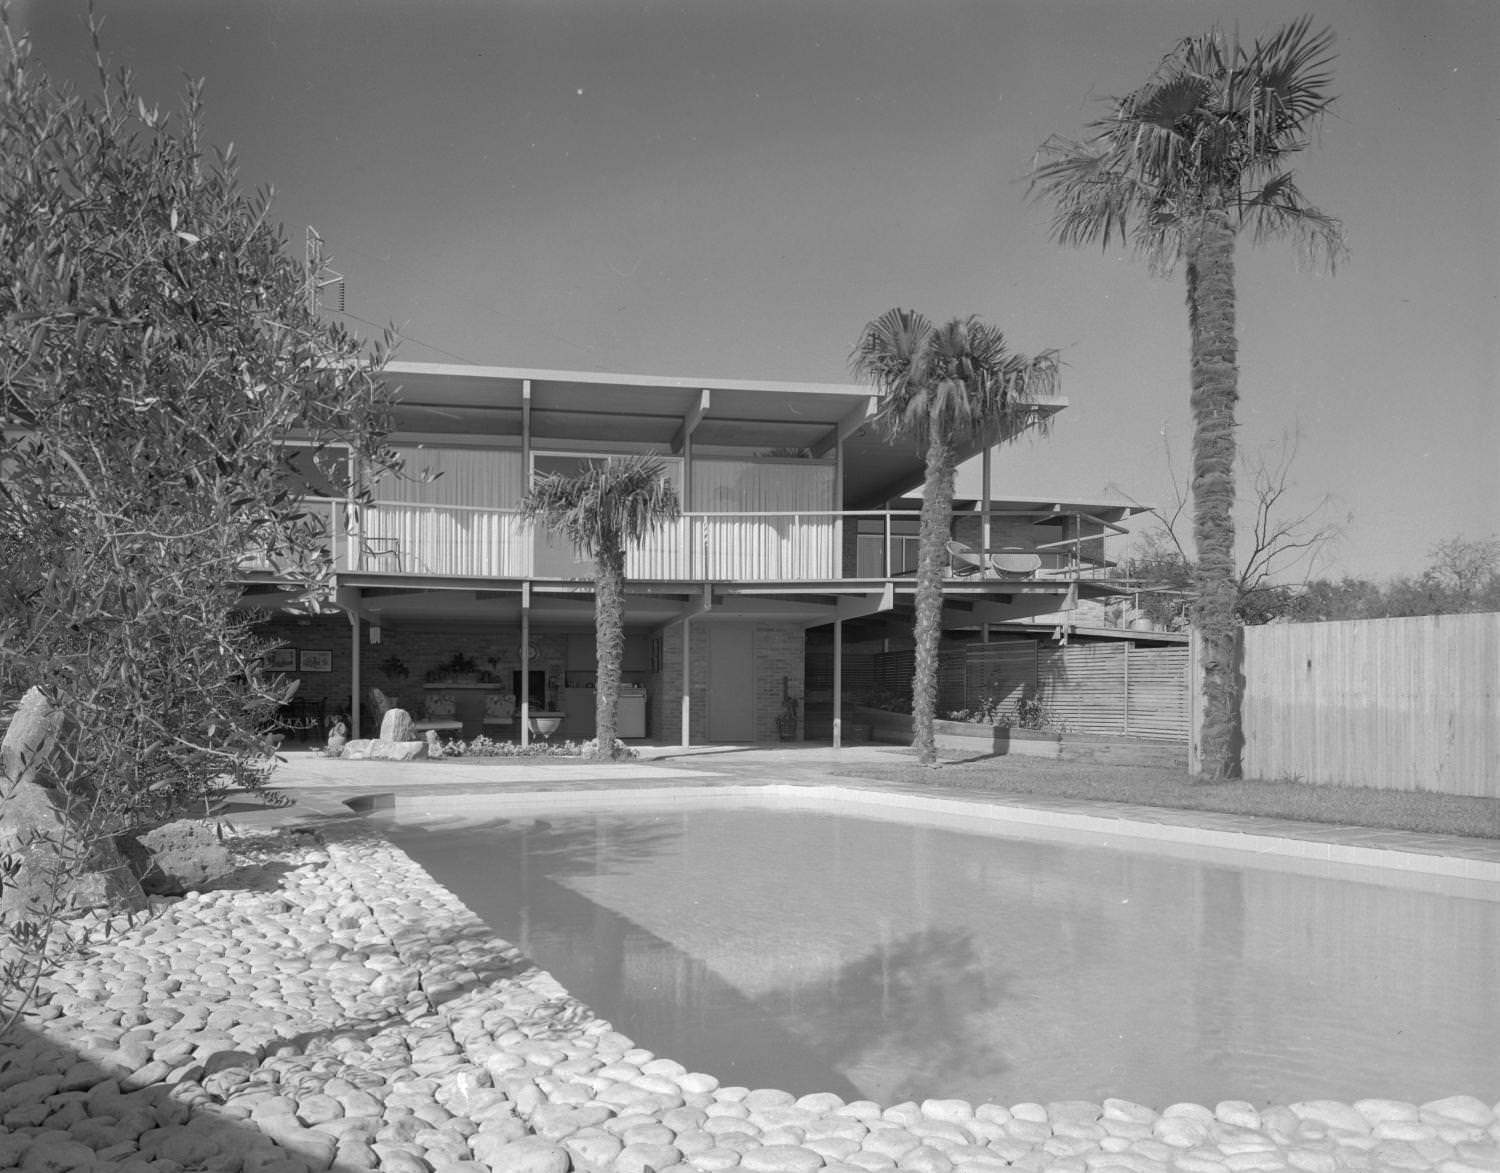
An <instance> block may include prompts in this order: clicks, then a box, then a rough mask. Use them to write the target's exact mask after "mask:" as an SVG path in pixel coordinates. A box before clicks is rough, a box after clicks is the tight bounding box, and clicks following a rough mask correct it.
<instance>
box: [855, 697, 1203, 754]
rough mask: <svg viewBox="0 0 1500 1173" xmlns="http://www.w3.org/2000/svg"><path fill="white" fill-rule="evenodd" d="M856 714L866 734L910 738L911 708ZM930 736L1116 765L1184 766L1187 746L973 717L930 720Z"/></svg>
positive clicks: (984, 750) (953, 746) (986, 749)
mask: <svg viewBox="0 0 1500 1173" xmlns="http://www.w3.org/2000/svg"><path fill="white" fill-rule="evenodd" d="M854 713H855V716H856V718H857V719H858V720H859V722H860V723H861V724H868V725H869V726H870V735H871V740H873V741H877V742H882V743H884V744H887V745H910V744H911V737H912V733H911V714H910V713H892V712H889V711H887V710H885V709H868V708H856V709H855V710H854ZM933 739H934V740H935V741H936V742H937V747H938V749H940V750H947V751H949V752H955V753H965V754H974V755H976V756H982V755H994V756H996V757H1003V756H1006V755H1010V754H1016V755H1020V756H1024V757H1039V758H1058V759H1062V760H1065V761H1095V762H1110V763H1115V764H1118V765H1136V766H1167V767H1176V766H1180V767H1182V768H1184V769H1185V768H1186V767H1187V746H1185V745H1182V744H1180V743H1178V742H1161V741H1150V740H1147V739H1145V738H1130V737H1110V736H1102V735H1098V734H1088V733H1067V732H1062V731H1058V730H1055V729H1016V728H1012V727H1009V726H1005V725H985V724H979V723H976V722H973V721H934V722H933Z"/></svg>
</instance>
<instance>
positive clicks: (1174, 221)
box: [1030, 17, 1343, 778]
mask: <svg viewBox="0 0 1500 1173" xmlns="http://www.w3.org/2000/svg"><path fill="white" fill-rule="evenodd" d="M1332 45H1333V31H1332V30H1331V29H1324V30H1322V31H1321V32H1314V31H1313V30H1312V25H1311V18H1310V17H1303V18H1302V19H1300V20H1297V21H1295V22H1293V23H1292V24H1290V25H1287V26H1285V27H1284V28H1282V29H1280V30H1278V31H1277V32H1276V33H1275V34H1274V35H1272V36H1271V37H1269V38H1268V39H1266V40H1263V41H1261V40H1257V41H1256V42H1255V43H1254V44H1253V45H1251V46H1250V47H1248V48H1246V47H1245V46H1243V45H1241V44H1240V43H1239V42H1238V40H1237V39H1235V38H1229V37H1226V36H1225V35H1224V34H1222V33H1221V32H1219V31H1218V30H1215V31H1213V32H1210V33H1208V34H1206V35H1202V36H1196V37H1190V38H1187V39H1185V40H1183V41H1181V42H1180V43H1179V44H1178V45H1177V46H1176V48H1174V49H1173V50H1172V51H1171V52H1170V53H1168V54H1167V55H1166V57H1165V58H1163V59H1162V62H1161V64H1160V65H1159V66H1158V67H1157V69H1156V72H1155V73H1153V74H1152V75H1151V77H1150V79H1149V80H1148V81H1147V82H1146V84H1145V85H1143V86H1141V87H1140V88H1139V89H1137V90H1135V91H1134V92H1133V93H1130V94H1128V95H1126V96H1125V97H1123V98H1111V99H1109V110H1108V112H1107V113H1106V114H1105V115H1104V116H1103V117H1102V118H1099V119H1098V120H1096V121H1094V122H1092V123H1090V124H1089V127H1088V131H1089V132H1090V133H1089V135H1088V137H1087V138H1086V139H1084V140H1083V141H1075V140H1070V139H1064V138H1058V137H1055V136H1054V137H1053V138H1050V139H1048V140H1047V141H1046V142H1045V143H1043V144H1042V146H1041V148H1040V150H1039V151H1038V152H1037V159H1036V163H1035V166H1034V168H1033V170H1032V172H1031V176H1030V180H1031V190H1032V193H1033V194H1034V195H1041V196H1043V197H1046V198H1048V199H1049V200H1050V201H1051V202H1052V203H1053V204H1054V206H1055V209H1056V210H1055V212H1054V215H1053V219H1052V235H1053V237H1054V238H1055V239H1056V240H1057V241H1058V242H1059V243H1061V244H1067V245H1082V244H1090V243H1093V242H1099V243H1100V244H1102V245H1103V246H1104V248H1106V249H1108V248H1109V247H1110V246H1111V245H1112V244H1113V243H1114V242H1115V241H1116V240H1118V241H1119V242H1120V243H1121V244H1128V245H1130V246H1132V247H1133V248H1134V249H1135V250H1136V251H1137V252H1139V253H1141V254H1144V255H1145V256H1146V258H1147V259H1148V261H1149V262H1150V263H1151V267H1152V269H1153V271H1155V272H1158V273H1163V274H1165V273H1170V272H1171V270H1172V269H1173V268H1175V266H1176V264H1177V262H1178V261H1182V262H1184V263H1185V268H1186V271H1187V303H1188V326H1189V331H1190V336H1191V345H1192V400H1191V405H1192V413H1193V465H1192V485H1193V511H1194V517H1193V538H1194V541H1195V543H1196V545H1197V553H1198V559H1197V564H1196V566H1195V569H1194V580H1195V593H1196V599H1195V601H1194V604H1193V621H1194V625H1195V626H1196V627H1197V629H1198V631H1199V634H1200V637H1201V639H1202V648H1203V701H1204V705H1203V718H1202V726H1201V728H1200V730H1199V748H1200V753H1201V760H1200V774H1201V775H1202V776H1203V777H1204V778H1230V777H1237V776H1238V774H1239V769H1240V763H1239V755H1240V744H1241V740H1242V734H1241V729H1240V698H1239V687H1238V663H1237V656H1238V641H1239V629H1238V623H1237V620H1236V619H1235V610H1234V609H1235V602H1236V592H1235V577H1236V576H1235V563H1234V520H1233V516H1232V511H1233V508H1234V460H1235V436H1234V427H1235V421H1234V409H1235V403H1236V401H1237V400H1238V398H1239V369H1238V366H1237V364H1236V357H1235V351H1236V346H1237V337H1236V333H1235V284H1234V246H1235V238H1236V236H1237V235H1238V234H1239V233H1240V232H1242V231H1247V230H1248V231H1249V233H1250V236H1251V239H1252V240H1253V241H1255V242H1256V243H1259V242H1260V241H1262V240H1264V239H1267V238H1270V237H1288V236H1289V237H1292V238H1293V239H1294V240H1295V241H1296V242H1297V243H1298V244H1299V245H1300V246H1301V248H1302V250H1303V251H1304V253H1305V255H1306V256H1307V258H1308V259H1309V260H1310V261H1312V262H1314V263H1322V264H1326V265H1327V266H1328V267H1329V268H1332V267H1333V265H1334V263H1335V262H1336V261H1337V259H1338V258H1339V256H1340V255H1341V254H1342V252H1343V235H1342V232H1341V229H1340V225H1339V222H1338V221H1337V220H1335V219H1334V218H1333V217H1331V216H1329V215H1327V214H1325V213H1323V212H1321V211H1319V210H1318V209H1317V208H1315V207H1313V206H1312V205H1310V204H1309V203H1308V202H1307V201H1306V200H1305V199H1304V198H1303V196H1302V192H1301V191H1300V190H1299V189H1298V187H1297V184H1296V182H1295V173H1294V172H1293V171H1291V170H1290V169H1289V167H1288V162H1289V161H1290V159H1291V157H1292V156H1293V155H1295V154H1297V153H1298V152H1299V151H1301V150H1302V149H1303V148H1304V147H1305V146H1306V145H1307V137H1308V134H1309V132H1310V131H1311V130H1312V129H1314V128H1315V127H1316V126H1317V124H1318V123H1319V122H1320V121H1321V120H1322V116H1323V113H1324V111H1325V110H1327V109H1328V107H1329V105H1330V104H1331V103H1332V101H1333V98H1332V96H1331V95H1330V94H1329V93H1328V85H1329V83H1330V81H1331V80H1332V78H1331V74H1330V73H1329V72H1328V67H1329V64H1330V62H1331V61H1332V60H1333V55H1332V53H1331V52H1330V49H1331V47H1332Z"/></svg>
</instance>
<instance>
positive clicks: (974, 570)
mask: <svg viewBox="0 0 1500 1173" xmlns="http://www.w3.org/2000/svg"><path fill="white" fill-rule="evenodd" d="M947 549H948V577H949V578H968V577H969V575H971V574H978V573H979V572H980V571H981V570H983V569H984V558H983V556H982V555H981V554H980V553H979V551H977V550H975V549H973V548H972V547H970V546H966V545H964V544H963V543H962V542H949V543H947Z"/></svg>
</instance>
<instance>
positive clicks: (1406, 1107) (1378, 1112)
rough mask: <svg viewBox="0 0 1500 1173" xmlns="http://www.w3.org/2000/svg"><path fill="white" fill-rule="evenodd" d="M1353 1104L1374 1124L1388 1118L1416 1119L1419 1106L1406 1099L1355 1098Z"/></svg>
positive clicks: (1357, 1110)
mask: <svg viewBox="0 0 1500 1173" xmlns="http://www.w3.org/2000/svg"><path fill="white" fill-rule="evenodd" d="M1352 1106H1353V1108H1354V1110H1355V1111H1356V1112H1358V1113H1359V1114H1360V1115H1361V1116H1363V1117H1364V1118H1365V1119H1366V1120H1368V1121H1369V1122H1370V1123H1371V1124H1372V1125H1375V1124H1380V1123H1383V1122H1384V1121H1387V1120H1415V1119H1417V1115H1418V1113H1417V1106H1416V1105H1415V1104H1409V1103H1407V1102H1406V1101H1405V1100H1380V1099H1369V1100H1355V1101H1354V1104H1353V1105H1352Z"/></svg>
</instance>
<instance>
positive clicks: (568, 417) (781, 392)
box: [385, 362, 1067, 509]
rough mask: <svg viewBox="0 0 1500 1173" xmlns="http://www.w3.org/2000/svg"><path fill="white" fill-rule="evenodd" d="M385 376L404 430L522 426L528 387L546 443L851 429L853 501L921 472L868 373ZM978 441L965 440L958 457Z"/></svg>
mask: <svg viewBox="0 0 1500 1173" xmlns="http://www.w3.org/2000/svg"><path fill="white" fill-rule="evenodd" d="M385 378H386V381H387V382H388V383H390V384H391V385H393V386H394V387H395V388H396V403H395V405H394V411H393V414H394V417H395V423H396V430H397V432H398V433H407V434H415V435H431V436H439V437H444V438H447V437H450V436H451V437H453V438H454V439H455V440H458V439H459V438H460V437H467V438H469V439H470V440H472V439H473V438H474V437H476V436H515V437H519V436H520V435H521V433H522V427H523V420H524V418H525V415H526V412H527V401H528V394H527V392H528V388H529V412H530V420H531V436H532V440H533V443H535V444H537V445H538V446H541V447H546V446H549V445H552V446H558V447H566V446H567V445H569V444H598V442H599V441H601V440H606V439H607V440H608V441H610V442H611V443H613V444H616V445H627V446H654V447H659V448H665V449H667V450H672V451H676V450H679V449H680V448H681V445H682V440H683V437H684V435H686V434H688V433H690V434H691V435H692V440H693V443H694V444H695V445H702V446H711V447H714V446H718V447H740V448H756V449H762V450H766V449H773V448H791V449H808V450H810V451H812V452H813V454H814V455H815V456H829V455H831V454H832V451H833V448H834V446H835V445H836V444H837V442H838V438H839V437H840V436H843V437H844V499H845V507H846V508H850V509H858V508H867V507H870V506H874V505H877V504H882V503H884V502H885V501H887V500H890V499H891V498H893V497H897V496H900V495H901V494H902V493H906V492H909V491H911V490H912V489H913V488H915V487H916V486H918V485H920V484H921V483H922V471H923V461H922V456H921V454H920V453H919V452H917V450H916V449H915V447H914V446H913V445H910V444H889V443H887V442H886V440H885V438H884V436H882V435H881V434H880V432H879V430H878V429H877V428H875V427H874V426H873V424H871V423H870V422H869V420H870V416H871V412H872V410H873V406H874V403H875V396H874V394H873V392H872V391H871V389H870V388H869V387H867V386H864V385H862V384H854V383H795V382H783V381H774V380H754V381H751V380H744V379H711V378H684V377H678V376H647V375H620V374H605V373H600V372H592V371H550V370H531V369H526V368H519V367H491V366H466V365H462V364H457V363H402V362H393V363H390V364H389V365H388V366H387V367H386V369H385ZM1066 406H1067V400H1066V399H1062V398H1057V399H1051V400H1047V401H1045V402H1042V403H1039V404H1038V405H1037V408H1036V410H1037V412H1038V414H1040V415H1043V416H1051V415H1055V414H1056V413H1057V412H1059V411H1061V410H1063V408H1064V407H1066ZM606 421H607V422H606ZM1006 438H1009V437H1006ZM980 451H981V446H979V445H968V446H965V447H963V448H961V450H960V451H959V453H958V457H959V461H960V462H962V461H964V460H968V459H969V458H971V457H973V456H976V455H978V453H979V452H980Z"/></svg>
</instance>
